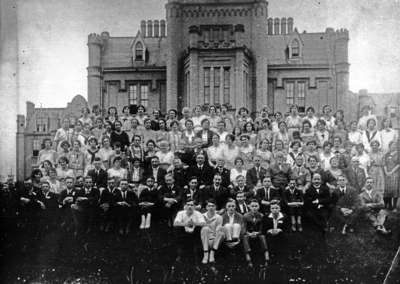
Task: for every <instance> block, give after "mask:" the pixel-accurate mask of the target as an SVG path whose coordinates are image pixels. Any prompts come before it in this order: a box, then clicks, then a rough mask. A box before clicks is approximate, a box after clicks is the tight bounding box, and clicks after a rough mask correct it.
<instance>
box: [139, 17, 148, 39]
mask: <svg viewBox="0 0 400 284" xmlns="http://www.w3.org/2000/svg"><path fill="white" fill-rule="evenodd" d="M140 33H141V34H142V37H146V35H147V33H146V21H145V20H142V21H141V22H140Z"/></svg>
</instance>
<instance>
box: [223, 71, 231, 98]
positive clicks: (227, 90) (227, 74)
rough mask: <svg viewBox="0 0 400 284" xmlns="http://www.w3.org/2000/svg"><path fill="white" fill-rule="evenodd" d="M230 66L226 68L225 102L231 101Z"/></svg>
mask: <svg viewBox="0 0 400 284" xmlns="http://www.w3.org/2000/svg"><path fill="white" fill-rule="evenodd" d="M230 87H231V83H230V67H225V68H224V104H229V102H230Z"/></svg>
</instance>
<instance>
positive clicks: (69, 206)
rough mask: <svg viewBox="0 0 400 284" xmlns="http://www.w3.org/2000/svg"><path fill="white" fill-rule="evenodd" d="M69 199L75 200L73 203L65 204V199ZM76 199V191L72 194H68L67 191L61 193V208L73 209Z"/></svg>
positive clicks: (72, 191) (59, 198)
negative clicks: (72, 205)
mask: <svg viewBox="0 0 400 284" xmlns="http://www.w3.org/2000/svg"><path fill="white" fill-rule="evenodd" d="M67 197H72V198H73V201H72V203H66V204H63V201H64V199H65V198H67ZM76 197H77V192H76V191H75V189H72V190H71V192H70V193H68V191H67V189H64V190H62V191H61V192H60V195H59V196H58V203H59V204H60V205H61V208H64V209H65V208H71V204H73V203H75V200H76Z"/></svg>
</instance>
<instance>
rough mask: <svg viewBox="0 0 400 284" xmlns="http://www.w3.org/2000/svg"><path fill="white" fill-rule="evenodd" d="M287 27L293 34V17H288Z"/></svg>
mask: <svg viewBox="0 0 400 284" xmlns="http://www.w3.org/2000/svg"><path fill="white" fill-rule="evenodd" d="M287 28H288V33H289V34H291V33H292V32H293V18H288V19H287Z"/></svg>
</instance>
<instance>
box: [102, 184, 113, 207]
mask: <svg viewBox="0 0 400 284" xmlns="http://www.w3.org/2000/svg"><path fill="white" fill-rule="evenodd" d="M114 190H117V189H114ZM105 203H108V204H109V205H110V206H112V205H113V194H112V191H111V190H110V188H108V187H106V188H104V189H103V190H102V191H101V193H100V199H99V204H105Z"/></svg>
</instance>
